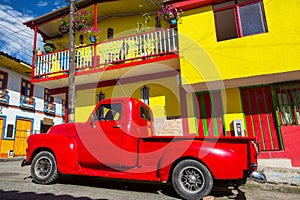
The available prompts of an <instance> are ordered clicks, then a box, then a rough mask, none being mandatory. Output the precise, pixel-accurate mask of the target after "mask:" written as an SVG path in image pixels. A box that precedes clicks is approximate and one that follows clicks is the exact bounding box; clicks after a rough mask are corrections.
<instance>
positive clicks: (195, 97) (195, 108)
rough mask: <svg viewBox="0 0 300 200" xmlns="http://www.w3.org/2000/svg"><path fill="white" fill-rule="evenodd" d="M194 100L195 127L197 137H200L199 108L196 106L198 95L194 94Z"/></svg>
mask: <svg viewBox="0 0 300 200" xmlns="http://www.w3.org/2000/svg"><path fill="white" fill-rule="evenodd" d="M192 99H193V106H194V109H193V110H194V121H195V127H196V136H199V129H198V118H197V107H198V105H197V104H196V99H197V95H196V93H193V94H192Z"/></svg>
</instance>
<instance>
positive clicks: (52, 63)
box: [33, 28, 178, 78]
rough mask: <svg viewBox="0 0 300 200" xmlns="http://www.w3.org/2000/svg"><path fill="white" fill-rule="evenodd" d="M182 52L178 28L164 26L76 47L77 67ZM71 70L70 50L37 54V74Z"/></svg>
mask: <svg viewBox="0 0 300 200" xmlns="http://www.w3.org/2000/svg"><path fill="white" fill-rule="evenodd" d="M176 52H178V38H177V31H176V29H174V28H171V29H161V30H155V31H151V32H146V33H142V34H137V35H133V36H128V37H123V38H117V39H114V40H108V41H105V42H101V43H96V44H93V45H88V46H82V47H78V48H76V57H75V63H76V70H90V69H95V68H105V67H108V66H111V65H116V64H121V63H128V62H135V61H137V60H143V59H148V58H151V57H155V56H161V55H164V54H168V53H176ZM68 70H69V50H68V49H67V50H63V51H58V52H54V53H49V54H44V55H37V56H36V61H35V65H34V74H33V77H34V78H45V77H49V76H50V77H51V76H56V75H62V74H64V73H67V72H68Z"/></svg>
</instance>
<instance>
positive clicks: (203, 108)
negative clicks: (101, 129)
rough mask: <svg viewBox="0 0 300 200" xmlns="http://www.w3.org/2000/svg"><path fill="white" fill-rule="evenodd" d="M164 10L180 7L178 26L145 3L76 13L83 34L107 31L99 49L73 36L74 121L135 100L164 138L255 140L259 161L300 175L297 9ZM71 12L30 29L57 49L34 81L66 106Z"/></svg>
mask: <svg viewBox="0 0 300 200" xmlns="http://www.w3.org/2000/svg"><path fill="white" fill-rule="evenodd" d="M152 2H159V1H152ZM163 5H164V7H169V9H171V10H172V9H173V10H172V12H173V13H174V12H175V10H174V9H175V8H177V13H178V14H179V15H180V19H178V21H177V23H175V24H173V23H170V22H171V21H169V20H170V18H165V16H166V15H163V16H161V17H160V18H159V17H157V12H158V11H159V10H160V9H161V6H156V5H154V4H153V3H150V2H149V1H144V0H137V1H136V0H135V1H133V0H122V1H106V2H101V1H96V0H94V1H80V2H78V3H77V4H76V7H77V8H78V10H79V11H77V12H78V13H80V12H83V11H84V13H86V15H85V17H86V18H87V23H86V24H85V25H84V26H88V27H89V28H91V27H94V28H96V27H97V28H99V29H101V30H102V32H101V33H99V32H96V33H95V34H96V36H97V41H96V42H95V43H91V42H90V41H89V36H91V33H89V32H86V31H76V34H75V43H76V46H77V47H76V57H75V60H76V110H75V111H76V112H75V113H76V116H75V119H76V121H85V120H86V119H87V118H88V117H89V113H90V112H91V111H92V109H93V107H94V106H95V104H96V103H97V101H98V100H100V99H102V98H108V97H117V96H132V97H136V98H139V99H142V100H143V101H145V102H146V103H148V104H149V105H150V107H151V108H152V109H153V112H154V116H155V119H156V120H155V128H156V133H157V134H158V135H165V134H172V135H195V136H197V137H207V136H212V137H231V136H246V137H256V138H257V140H260V141H261V149H262V150H263V151H264V153H262V154H261V158H262V160H264V159H269V158H278V159H282V161H283V162H286V163H288V164H289V165H290V166H298V167H299V166H300V159H299V158H297V156H296V155H299V153H300V152H295V151H294V150H293V149H292V146H293V144H294V143H295V140H298V142H300V141H299V139H298V138H299V137H297V134H299V133H300V126H299V125H300V116H299V113H300V82H299V75H300V72H299V69H300V66H299V61H298V60H299V59H297V57H298V54H299V53H300V47H299V40H300V37H299V30H300V29H299V26H300V25H299V23H297V21H298V18H299V17H298V13H299V10H300V5H299V3H298V2H297V0H291V1H289V3H288V4H287V2H283V1H281V0H273V1H266V0H230V1H228V0H227V1H225V0H224V1H220V0H205V1H203V0H199V1H197V0H196V1H194V0H193V1H192V0H187V1H166V2H165V3H164V4H163ZM181 9H182V10H183V13H181V12H180V10H181ZM85 11H87V12H85ZM68 12H69V8H68V7H66V8H61V9H59V10H56V11H53V12H51V13H49V14H47V15H44V16H41V17H39V18H36V19H33V20H30V21H28V22H25V23H24V24H25V25H27V26H29V27H31V28H33V29H34V30H35V34H37V33H41V34H42V36H43V37H44V40H45V41H46V42H51V43H53V44H54V45H55V46H56V51H54V52H47V53H44V54H42V55H34V59H35V62H34V73H33V74H32V78H31V81H32V82H33V83H35V84H38V85H41V86H47V87H49V88H50V89H51V94H53V95H56V96H59V97H61V98H64V99H66V98H67V96H68V95H67V92H68V70H69V50H68V49H66V48H67V47H68V45H69V34H66V33H65V32H62V31H61V32H60V31H59V26H60V24H61V22H62V19H68V18H69V16H68ZM144 13H149V15H150V16H151V19H150V21H149V22H148V21H147V18H145V17H144V16H143V14H144ZM168 16H170V15H168ZM63 17H65V18H63ZM75 17H76V16H75ZM145 19H146V20H145ZM140 22H142V24H140ZM138 23H139V24H140V25H142V26H139V27H140V28H138V26H137V24H138ZM145 27H147V28H146V29H145ZM35 47H36V46H34V48H35ZM45 50H46V48H45ZM66 101H67V99H66ZM66 116H67V115H66Z"/></svg>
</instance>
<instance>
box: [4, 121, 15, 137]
mask: <svg viewBox="0 0 300 200" xmlns="http://www.w3.org/2000/svg"><path fill="white" fill-rule="evenodd" d="M13 131H14V125H12V124H8V125H7V132H6V136H5V138H13V137H14V132H13Z"/></svg>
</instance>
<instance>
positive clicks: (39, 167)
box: [31, 151, 59, 185]
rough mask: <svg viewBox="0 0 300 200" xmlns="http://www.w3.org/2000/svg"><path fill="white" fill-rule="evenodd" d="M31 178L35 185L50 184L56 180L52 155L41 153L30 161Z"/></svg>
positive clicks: (57, 176)
mask: <svg viewBox="0 0 300 200" xmlns="http://www.w3.org/2000/svg"><path fill="white" fill-rule="evenodd" d="M31 176H32V179H33V181H34V182H35V183H38V184H44V185H46V184H51V183H54V182H56V181H57V180H58V178H59V172H58V170H57V165H56V160H55V157H54V155H53V154H52V153H50V152H48V151H41V152H40V153H38V154H37V155H36V156H35V157H34V158H33V160H32V163H31Z"/></svg>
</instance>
